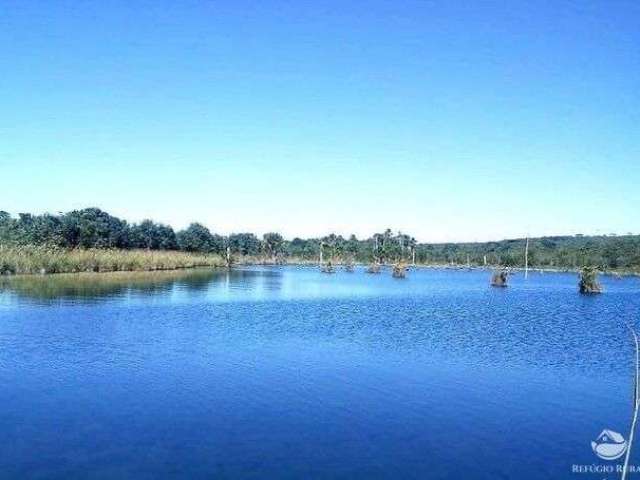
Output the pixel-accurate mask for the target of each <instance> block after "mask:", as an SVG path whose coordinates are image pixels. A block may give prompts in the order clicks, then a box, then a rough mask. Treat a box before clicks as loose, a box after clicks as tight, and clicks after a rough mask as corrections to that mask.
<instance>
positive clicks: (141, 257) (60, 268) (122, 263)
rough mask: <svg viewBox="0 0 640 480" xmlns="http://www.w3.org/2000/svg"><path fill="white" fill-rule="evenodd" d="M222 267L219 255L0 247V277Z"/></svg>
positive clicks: (152, 251)
mask: <svg viewBox="0 0 640 480" xmlns="http://www.w3.org/2000/svg"><path fill="white" fill-rule="evenodd" d="M224 265H225V262H224V259H223V258H222V257H221V256H219V255H209V254H200V253H188V252H178V251H166V250H115V249H113V250H112V249H71V250H69V249H63V248H49V247H6V246H0V275H11V274H30V273H39V274H44V273H79V272H117V271H125V272H130V271H155V270H173V269H180V268H194V267H221V266H224Z"/></svg>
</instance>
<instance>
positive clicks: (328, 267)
mask: <svg viewBox="0 0 640 480" xmlns="http://www.w3.org/2000/svg"><path fill="white" fill-rule="evenodd" d="M320 271H321V272H322V273H335V269H334V268H333V265H332V264H331V262H327V263H326V264H325V265H323V266H322V268H321V269H320Z"/></svg>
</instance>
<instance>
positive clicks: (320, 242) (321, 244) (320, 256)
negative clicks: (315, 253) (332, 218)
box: [320, 242, 323, 266]
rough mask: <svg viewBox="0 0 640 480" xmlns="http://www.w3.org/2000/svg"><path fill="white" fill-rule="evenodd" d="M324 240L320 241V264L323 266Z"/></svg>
mask: <svg viewBox="0 0 640 480" xmlns="http://www.w3.org/2000/svg"><path fill="white" fill-rule="evenodd" d="M322 246H323V245H322V242H320V266H322Z"/></svg>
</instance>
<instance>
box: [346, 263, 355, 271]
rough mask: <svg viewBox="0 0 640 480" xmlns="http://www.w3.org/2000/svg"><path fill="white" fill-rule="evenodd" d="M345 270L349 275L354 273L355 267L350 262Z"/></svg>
mask: <svg viewBox="0 0 640 480" xmlns="http://www.w3.org/2000/svg"><path fill="white" fill-rule="evenodd" d="M344 270H345V271H346V272H348V273H353V271H354V267H353V263H351V262H348V263H346V264H345V265H344Z"/></svg>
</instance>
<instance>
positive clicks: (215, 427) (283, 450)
mask: <svg viewBox="0 0 640 480" xmlns="http://www.w3.org/2000/svg"><path fill="white" fill-rule="evenodd" d="M602 281H603V284H604V286H605V289H606V291H605V293H604V294H602V295H599V296H581V295H579V294H578V293H577V279H576V276H575V274H551V273H545V274H539V273H532V274H530V276H529V278H528V279H527V280H525V279H524V278H523V276H522V275H521V274H518V275H515V276H514V277H513V278H511V285H510V287H508V288H505V289H497V288H491V287H489V273H488V272H485V271H453V270H431V269H423V270H420V269H418V270H413V271H411V272H410V273H409V276H408V278H406V279H404V280H397V279H393V278H391V275H390V273H389V272H388V271H386V272H383V273H382V274H380V275H368V274H366V273H364V271H363V270H357V271H356V272H355V273H346V272H342V271H340V272H338V273H336V274H334V275H326V274H322V273H320V272H319V271H318V270H317V269H315V268H310V267H281V268H279V267H272V268H269V267H264V268H262V267H247V268H243V269H238V270H235V271H232V272H230V273H228V272H223V271H210V270H202V271H200V270H198V271H191V272H172V273H157V274H100V275H60V276H50V277H22V278H17V277H16V278H11V279H6V280H2V282H1V283H0V432H1V433H2V437H1V441H2V442H1V443H0V478H42V479H57V478H59V479H75V478H78V479H80V478H82V479H85V478H100V479H111V478H135V479H163V478H196V479H200V478H202V479H211V478H228V479H236V478H237V479H252V478H255V479H265V478H284V479H287V478H291V479H294V478H295V479H297V478H336V479H342V478H344V479H347V478H349V479H351V478H362V479H370V478H388V479H401V478H407V479H411V478H415V479H425V478H427V479H448V478H464V479H476V478H477V479H507V478H513V479H548V478H554V479H556V478H574V479H577V478H593V479H600V478H618V477H619V474H618V475H613V474H612V475H606V474H588V473H584V474H576V473H572V471H571V470H572V466H573V465H576V464H577V465H582V464H586V465H592V464H597V465H600V464H602V465H616V464H617V463H619V461H614V462H606V461H604V460H600V459H598V458H597V457H596V456H595V455H594V453H593V451H592V448H591V441H592V440H594V439H595V438H596V437H597V436H598V434H599V433H600V432H601V431H602V430H603V429H605V428H608V429H611V430H614V431H617V432H620V433H622V434H623V435H624V436H625V437H627V434H628V430H629V423H630V418H631V401H632V392H633V355H634V352H633V343H632V340H631V336H630V334H629V332H628V330H627V329H626V327H625V322H629V323H633V324H635V323H636V322H637V320H638V312H639V311H640V279H638V278H624V279H614V278H611V277H602ZM638 448H640V446H638ZM635 450H636V449H634V452H633V454H632V463H635V464H640V455H638V454H637V453H636V452H635Z"/></svg>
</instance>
